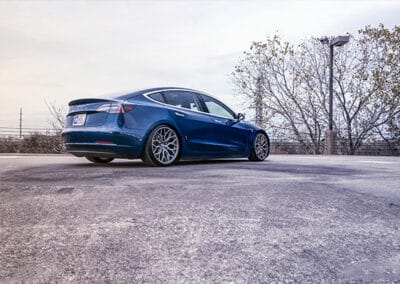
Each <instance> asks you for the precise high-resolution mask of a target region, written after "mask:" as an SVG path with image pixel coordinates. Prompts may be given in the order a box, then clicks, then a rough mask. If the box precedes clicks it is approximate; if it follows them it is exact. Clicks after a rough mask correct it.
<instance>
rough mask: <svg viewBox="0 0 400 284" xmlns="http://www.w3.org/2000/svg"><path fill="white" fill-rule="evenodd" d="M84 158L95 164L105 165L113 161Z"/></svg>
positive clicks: (110, 159) (109, 159)
mask: <svg viewBox="0 0 400 284" xmlns="http://www.w3.org/2000/svg"><path fill="white" fill-rule="evenodd" d="M85 158H86V159H88V160H89V161H91V162H92V163H96V164H107V163H109V162H111V161H112V160H114V158H100V157H85Z"/></svg>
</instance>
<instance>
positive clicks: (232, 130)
mask: <svg viewBox="0 0 400 284" xmlns="http://www.w3.org/2000/svg"><path fill="white" fill-rule="evenodd" d="M199 100H200V102H201V103H202V106H203V109H204V111H206V112H207V114H208V124H209V126H208V127H207V129H208V132H209V137H210V140H212V141H213V144H214V145H215V146H216V147H215V148H216V149H217V150H218V153H220V154H221V156H225V157H241V156H243V155H244V154H245V153H246V150H247V147H248V144H249V143H248V140H249V137H250V136H251V132H252V130H251V129H249V128H248V127H246V126H245V125H244V124H243V123H241V122H239V121H238V120H237V118H236V114H235V113H234V112H233V111H232V110H231V109H230V108H228V107H227V106H226V105H224V104H223V103H222V102H220V101H218V100H216V99H214V98H212V97H210V96H207V95H204V94H199Z"/></svg>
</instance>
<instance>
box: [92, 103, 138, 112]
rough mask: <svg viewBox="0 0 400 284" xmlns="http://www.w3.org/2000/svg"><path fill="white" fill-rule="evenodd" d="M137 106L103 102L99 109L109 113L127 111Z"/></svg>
mask: <svg viewBox="0 0 400 284" xmlns="http://www.w3.org/2000/svg"><path fill="white" fill-rule="evenodd" d="M134 108H135V105H130V104H120V103H110V104H103V105H101V106H99V107H98V108H97V111H104V112H108V113H126V112H129V111H131V110H133V109H134Z"/></svg>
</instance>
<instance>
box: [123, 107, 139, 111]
mask: <svg viewBox="0 0 400 284" xmlns="http://www.w3.org/2000/svg"><path fill="white" fill-rule="evenodd" d="M123 106H124V111H125V112H130V111H131V110H133V109H134V108H135V107H136V106H135V105H123Z"/></svg>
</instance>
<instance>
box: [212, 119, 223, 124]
mask: <svg viewBox="0 0 400 284" xmlns="http://www.w3.org/2000/svg"><path fill="white" fill-rule="evenodd" d="M214 121H215V122H218V123H223V121H222V120H219V119H214Z"/></svg>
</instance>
